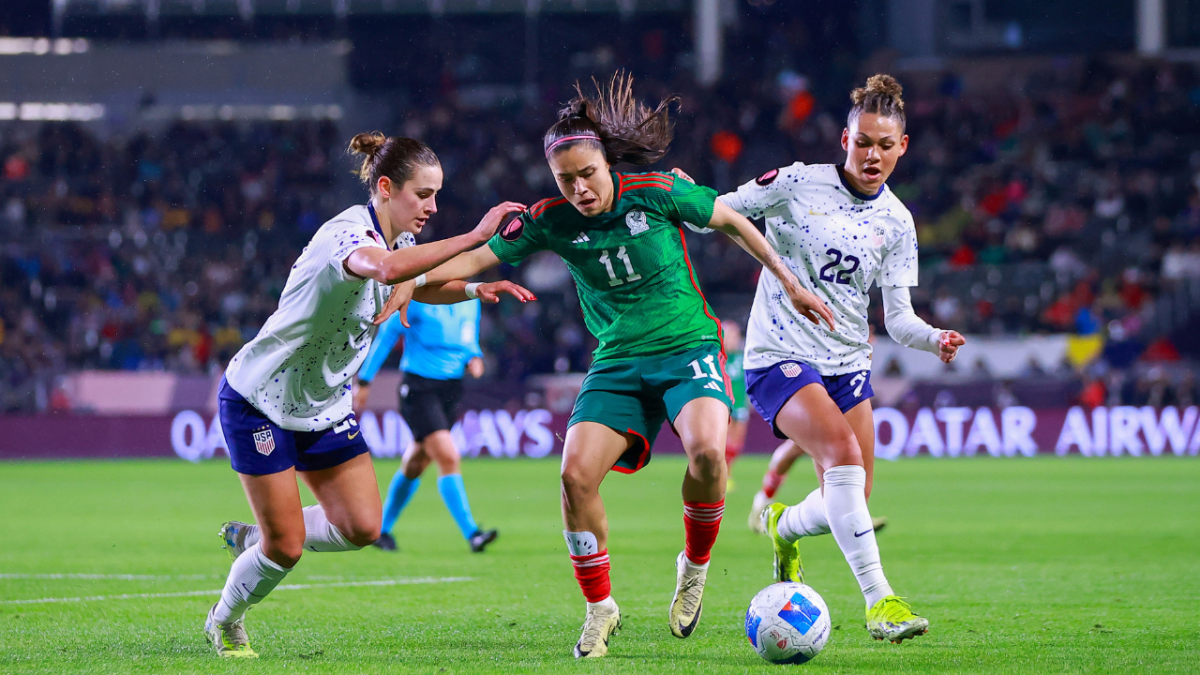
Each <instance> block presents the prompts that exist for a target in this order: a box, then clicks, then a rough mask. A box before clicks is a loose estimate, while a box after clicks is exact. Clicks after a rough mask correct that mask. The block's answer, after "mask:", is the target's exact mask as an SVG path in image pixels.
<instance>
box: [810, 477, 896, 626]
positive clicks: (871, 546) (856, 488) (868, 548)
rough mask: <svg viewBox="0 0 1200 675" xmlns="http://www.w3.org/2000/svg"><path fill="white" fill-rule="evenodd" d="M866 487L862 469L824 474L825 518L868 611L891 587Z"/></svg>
mask: <svg viewBox="0 0 1200 675" xmlns="http://www.w3.org/2000/svg"><path fill="white" fill-rule="evenodd" d="M866 487H867V472H866V471H865V470H863V468H862V467H861V466H853V465H850V466H835V467H833V468H831V469H827V470H826V471H825V514H826V516H827V518H828V521H829V529H830V530H831V531H832V532H833V538H834V539H836V540H837V543H838V548H840V549H842V555H844V556H846V562H848V563H850V570H851V571H852V572H854V576H855V577H856V578H857V579H858V585H859V587H860V588H862V593H863V597H864V598H865V599H866V601H867V607H868V608H869V607H873V606H874V605H875V603H877V602H879V601H880V600H882V599H883V598H885V597H887V596H889V595H892V587H891V586H889V585H888V581H887V577H885V576H884V575H883V564H882V563H881V562H880V561H879V546H878V545H877V544H876V543H875V528H874V527H873V526H872V525H871V513H870V512H869V511H868V510H867V498H866V496H865V494H864V491H865V490H866ZM809 496H810V497H811V496H812V495H809ZM804 501H805V502H807V501H808V500H807V499H806V500H804Z"/></svg>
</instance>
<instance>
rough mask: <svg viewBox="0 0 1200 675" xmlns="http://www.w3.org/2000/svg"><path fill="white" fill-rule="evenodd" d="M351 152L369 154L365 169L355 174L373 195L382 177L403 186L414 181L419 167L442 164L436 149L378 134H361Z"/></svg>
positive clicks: (397, 137)
mask: <svg viewBox="0 0 1200 675" xmlns="http://www.w3.org/2000/svg"><path fill="white" fill-rule="evenodd" d="M348 152H355V153H360V154H363V155H366V156H365V157H363V161H362V166H361V167H359V169H358V171H355V172H354V173H355V174H356V175H357V176H358V177H359V178H360V179H362V182H364V183H366V184H367V186H368V187H370V188H371V191H372V192H374V191H375V186H376V185H377V184H378V183H379V179H380V178H381V177H382V176H387V177H388V178H390V179H392V182H393V183H395V184H396V185H397V186H402V185H404V183H406V182H407V181H408V179H409V178H412V175H413V172H414V171H416V169H417V167H418V166H441V165H442V163H441V162H440V161H438V157H437V155H436V154H434V152H433V150H431V149H430V148H429V146H428V145H425V144H424V143H422V142H421V141H417V140H413V139H411V138H404V137H403V136H384V135H383V134H382V133H380V132H378V131H372V132H371V133H369V134H366V133H364V134H358V135H357V136H355V137H354V138H352V139H350V148H349V150H348Z"/></svg>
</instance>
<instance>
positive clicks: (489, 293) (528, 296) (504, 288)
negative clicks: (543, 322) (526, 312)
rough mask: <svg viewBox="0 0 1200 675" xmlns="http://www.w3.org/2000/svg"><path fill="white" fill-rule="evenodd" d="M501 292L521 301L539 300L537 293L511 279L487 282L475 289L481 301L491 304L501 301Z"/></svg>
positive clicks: (476, 295)
mask: <svg viewBox="0 0 1200 675" xmlns="http://www.w3.org/2000/svg"><path fill="white" fill-rule="evenodd" d="M501 293H507V294H509V295H511V296H513V297H514V298H516V299H518V300H520V301H521V302H529V301H530V300H537V296H536V295H534V294H533V293H530V292H529V291H528V290H527V289H525V288H524V287H522V286H518V285H516V284H514V283H513V282H511V281H492V282H489V283H486V284H479V287H478V288H476V289H475V297H477V298H479V300H480V302H486V303H488V304H489V305H494V304H496V303H497V302H500V294H501Z"/></svg>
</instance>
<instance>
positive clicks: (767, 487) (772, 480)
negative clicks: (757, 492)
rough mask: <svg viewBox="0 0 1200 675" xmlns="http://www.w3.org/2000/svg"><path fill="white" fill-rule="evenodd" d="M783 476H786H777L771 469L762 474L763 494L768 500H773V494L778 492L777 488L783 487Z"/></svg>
mask: <svg viewBox="0 0 1200 675" xmlns="http://www.w3.org/2000/svg"><path fill="white" fill-rule="evenodd" d="M785 475H786V474H778V473H775V472H774V471H772V470H771V469H767V472H766V473H765V474H763V486H762V491H763V494H765V495H766V496H767V497H768V498H773V497H774V496H775V493H776V492H777V491H778V490H779V486H780V485H783V479H784V477H785Z"/></svg>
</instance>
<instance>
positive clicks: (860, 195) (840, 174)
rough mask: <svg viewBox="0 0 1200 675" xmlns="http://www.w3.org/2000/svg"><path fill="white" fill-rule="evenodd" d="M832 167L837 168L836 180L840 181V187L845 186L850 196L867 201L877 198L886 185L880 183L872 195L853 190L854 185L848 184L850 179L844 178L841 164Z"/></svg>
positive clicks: (844, 173)
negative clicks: (877, 189)
mask: <svg viewBox="0 0 1200 675" xmlns="http://www.w3.org/2000/svg"><path fill="white" fill-rule="evenodd" d="M834 168H835V169H837V175H838V180H840V181H842V187H844V188H846V192H849V193H850V196H851V197H854V198H855V199H861V200H863V201H868V202H869V201H871V200H874V199H878V198H879V195H881V194H883V188H884V187H886V184H885V185H880V186H879V191H878V192H876V193H875V194H873V195H868V194H863V193H861V192H859V191H858V190H855V189H854V187H853V186H851V185H850V181H848V180H846V172H845V171H844V170H843V169H842V165H841V164H836V165H834Z"/></svg>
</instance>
